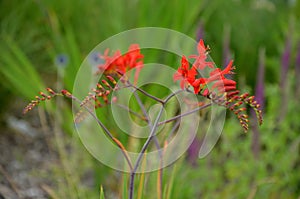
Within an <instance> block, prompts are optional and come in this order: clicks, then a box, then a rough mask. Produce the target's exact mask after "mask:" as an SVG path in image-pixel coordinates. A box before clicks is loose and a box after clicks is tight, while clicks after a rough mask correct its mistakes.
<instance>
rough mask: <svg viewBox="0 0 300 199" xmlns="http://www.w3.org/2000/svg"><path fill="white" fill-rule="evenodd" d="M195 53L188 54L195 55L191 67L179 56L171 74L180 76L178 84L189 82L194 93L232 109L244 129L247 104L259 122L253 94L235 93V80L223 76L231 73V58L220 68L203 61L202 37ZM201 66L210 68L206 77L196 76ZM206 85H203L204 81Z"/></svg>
mask: <svg viewBox="0 0 300 199" xmlns="http://www.w3.org/2000/svg"><path fill="white" fill-rule="evenodd" d="M197 49H198V54H199V55H191V56H189V57H190V58H194V59H196V60H195V62H194V64H193V66H192V68H191V69H189V63H188V61H187V59H186V58H185V57H184V56H183V57H182V60H181V66H180V67H179V68H178V70H177V72H176V73H175V74H174V80H175V81H177V80H180V87H181V88H182V89H184V88H187V86H188V85H191V86H192V87H193V88H194V93H195V94H198V95H201V96H203V97H206V98H209V99H211V100H212V101H213V102H214V103H216V104H218V105H220V106H224V107H226V108H227V109H229V110H231V111H233V113H234V114H235V115H236V116H237V118H238V119H239V121H240V124H241V126H242V127H243V128H244V130H245V131H247V130H248V126H249V125H248V123H249V121H248V119H247V118H248V116H247V114H246V113H245V111H246V107H243V106H245V105H248V106H249V107H251V108H252V109H253V110H254V111H255V113H256V116H257V119H258V121H259V123H260V124H261V123H262V114H261V110H260V109H259V107H260V106H259V104H258V103H257V101H255V100H254V96H249V94H248V93H245V94H242V95H239V93H240V91H238V90H237V88H236V82H235V81H234V80H231V79H227V78H226V75H229V74H234V72H233V70H234V69H235V67H234V66H233V61H232V60H231V61H230V62H229V63H228V65H227V66H226V68H225V69H224V70H221V69H219V68H215V67H214V65H213V62H207V61H206V59H207V54H208V52H207V50H208V49H209V48H208V47H205V45H204V42H203V40H200V42H199V43H198V48H197ZM205 67H209V68H212V69H213V70H212V71H211V72H210V73H209V76H208V77H200V78H198V79H196V78H195V77H196V76H197V72H198V71H197V70H200V71H201V70H203V69H204V68H205ZM209 84H210V85H211V86H209V88H207V87H208V86H207V85H209Z"/></svg>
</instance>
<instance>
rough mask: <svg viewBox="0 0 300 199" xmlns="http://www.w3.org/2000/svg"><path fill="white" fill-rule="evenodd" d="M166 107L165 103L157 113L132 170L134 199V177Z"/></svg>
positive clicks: (131, 188)
mask: <svg viewBox="0 0 300 199" xmlns="http://www.w3.org/2000/svg"><path fill="white" fill-rule="evenodd" d="M164 107H165V106H164V104H163V106H162V107H161V109H160V111H159V113H158V115H157V117H156V120H155V122H154V124H153V126H152V129H151V132H150V135H149V137H148V138H147V140H146V142H145V143H144V146H143V147H142V149H141V152H140V153H139V156H138V158H137V161H136V163H135V165H134V168H133V170H132V172H131V174H130V184H129V199H132V198H133V192H134V177H135V174H136V171H137V168H138V167H139V164H140V162H141V159H142V157H143V155H144V153H145V151H146V149H147V147H148V146H149V144H150V142H151V140H152V138H153V137H154V135H155V130H156V128H157V124H158V121H159V119H160V117H161V115H162V112H163V110H164Z"/></svg>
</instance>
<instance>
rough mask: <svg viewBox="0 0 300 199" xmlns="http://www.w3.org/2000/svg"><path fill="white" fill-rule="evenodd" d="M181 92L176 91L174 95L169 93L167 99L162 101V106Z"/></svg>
mask: <svg viewBox="0 0 300 199" xmlns="http://www.w3.org/2000/svg"><path fill="white" fill-rule="evenodd" d="M182 91H183V90H178V91H176V92H174V93H171V94H170V95H169V96H168V97H166V99H165V100H163V102H162V103H163V104H166V103H167V102H168V101H169V100H170V99H171V98H172V97H174V96H175V95H177V94H178V93H181V92H182Z"/></svg>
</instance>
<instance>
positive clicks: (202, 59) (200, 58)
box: [189, 39, 214, 70]
mask: <svg viewBox="0 0 300 199" xmlns="http://www.w3.org/2000/svg"><path fill="white" fill-rule="evenodd" d="M197 50H198V54H199V55H191V56H189V58H193V59H196V60H195V62H194V64H193V67H195V68H199V69H200V70H203V69H204V68H205V67H206V66H207V67H209V68H214V63H213V62H207V61H206V59H207V54H208V52H207V51H208V50H209V47H205V45H204V42H203V40H202V39H201V40H200V41H199V43H198V46H197Z"/></svg>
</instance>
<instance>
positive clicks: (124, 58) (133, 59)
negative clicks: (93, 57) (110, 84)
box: [98, 44, 144, 82]
mask: <svg viewBox="0 0 300 199" xmlns="http://www.w3.org/2000/svg"><path fill="white" fill-rule="evenodd" d="M108 53H109V50H108V49H107V50H106V51H105V52H104V54H103V55H102V56H100V58H102V59H104V61H105V63H104V64H101V65H99V66H98V69H99V71H100V72H104V74H106V75H110V74H118V73H121V74H124V73H126V72H127V71H129V70H131V69H133V68H135V69H136V73H135V82H136V81H137V78H138V74H139V72H140V70H141V68H142V67H143V64H144V62H143V58H144V55H143V54H141V52H140V47H139V45H138V44H132V45H130V47H129V48H128V52H127V53H125V54H124V55H122V54H121V52H120V51H119V50H117V51H116V52H115V53H114V55H113V56H109V55H108Z"/></svg>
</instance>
